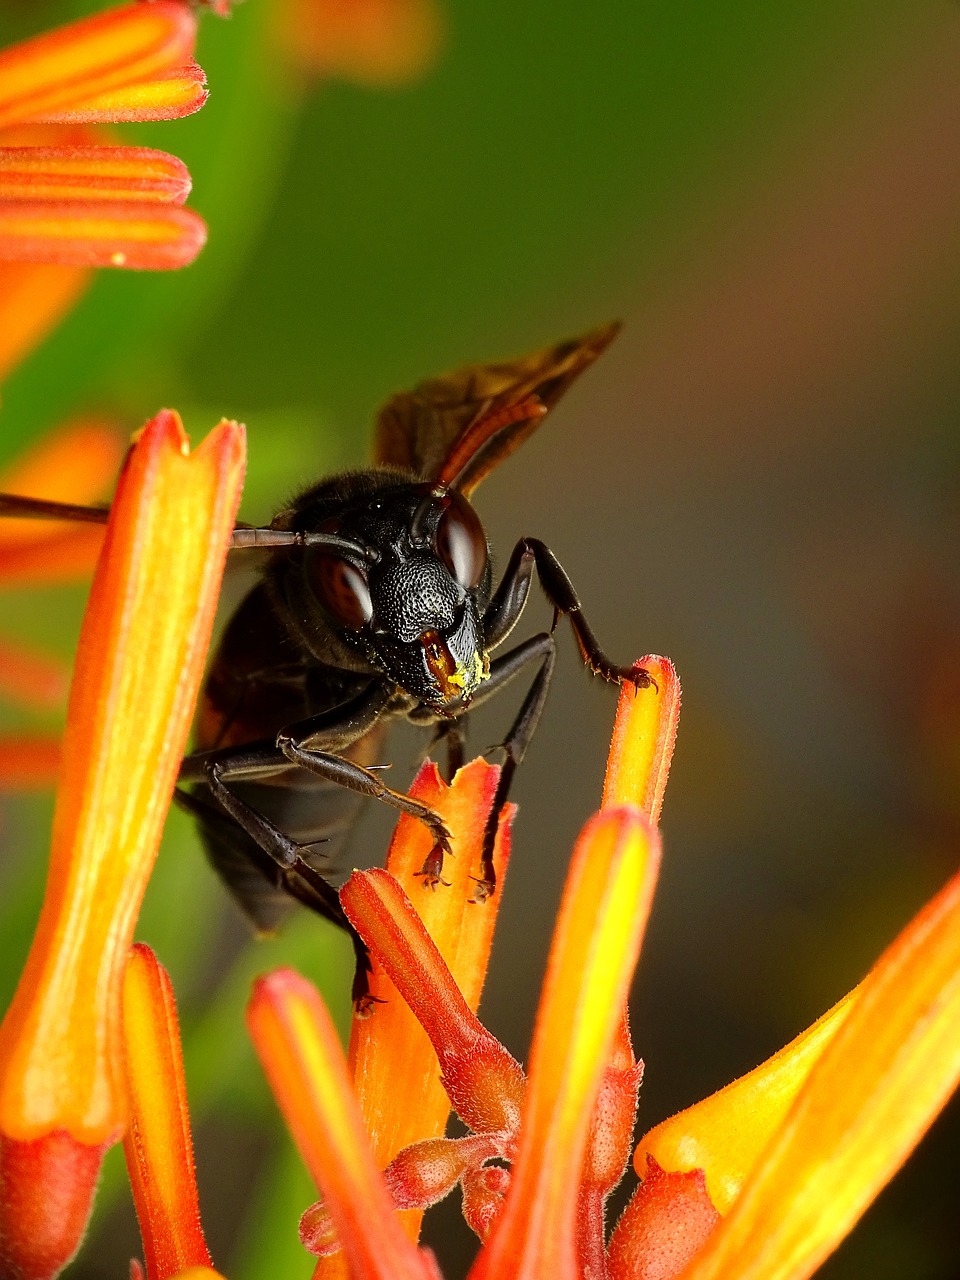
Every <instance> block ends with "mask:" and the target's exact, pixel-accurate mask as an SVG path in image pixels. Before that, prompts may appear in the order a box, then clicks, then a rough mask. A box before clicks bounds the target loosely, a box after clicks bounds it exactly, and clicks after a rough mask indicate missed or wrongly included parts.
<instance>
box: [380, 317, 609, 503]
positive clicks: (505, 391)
mask: <svg viewBox="0 0 960 1280" xmlns="http://www.w3.org/2000/svg"><path fill="white" fill-rule="evenodd" d="M619 330H620V324H619V322H615V323H613V324H608V325H604V326H603V327H602V328H600V329H594V330H593V331H592V332H590V333H587V334H584V335H583V336H581V337H579V338H572V339H570V340H569V341H567V342H560V343H557V344H556V345H555V346H552V347H545V348H543V349H542V350H540V351H534V352H533V353H532V354H530V355H527V356H521V357H520V358H519V359H517V360H506V361H503V362H502V363H499V364H472V365H467V366H466V367H465V368H462V369H457V370H455V371H454V372H453V373H448V374H443V375H441V376H440V377H439V378H431V379H429V380H428V381H427V382H421V383H420V384H419V385H418V386H416V387H414V388H413V390H412V391H401V392H399V393H398V394H397V395H395V396H393V397H392V398H391V399H390V400H388V401H387V403H386V404H385V405H384V406H383V408H382V409H381V410H380V414H379V416H378V418H377V430H376V442H375V455H376V461H377V462H378V463H380V464H382V465H387V466H394V467H402V468H404V469H405V470H408V471H413V472H415V473H416V474H417V475H420V476H422V477H423V478H424V479H426V480H434V479H436V478H437V477H438V476H439V475H440V474H441V472H442V471H443V469H444V464H445V462H446V461H447V459H448V457H450V456H451V455H452V454H453V453H454V451H455V450H456V447H457V444H458V442H460V441H462V440H463V437H464V436H465V435H466V433H467V432H468V431H469V430H470V428H471V427H473V426H474V425H475V424H476V423H478V422H480V421H481V420H483V419H487V418H491V419H493V416H494V415H499V414H501V413H502V412H503V411H505V410H508V409H510V408H511V407H512V406H515V405H520V404H521V402H523V401H529V400H533V399H534V398H535V399H536V400H537V401H539V402H540V404H541V405H542V406H543V407H544V408H545V409H551V408H552V407H553V406H554V405H555V404H556V402H557V401H558V400H559V399H560V397H561V396H562V395H563V393H564V392H565V391H566V389H567V387H569V386H570V384H571V382H573V381H574V380H575V379H576V378H578V377H579V376H580V374H581V373H582V372H583V371H584V369H586V368H588V367H589V366H590V365H591V364H593V362H594V360H596V358H597V356H599V355H600V354H601V352H603V351H604V350H605V349H606V347H607V346H609V344H610V343H611V342H612V341H613V339H614V338H615V337H616V335H617V333H618V332H619ZM505 416H506V417H507V418H509V415H505ZM539 421H540V418H539V417H538V416H534V417H530V416H526V417H521V418H519V419H518V420H516V421H507V424H506V425H505V426H504V427H503V428H502V429H500V430H497V431H495V433H494V434H493V435H490V436H486V437H484V436H483V435H482V434H481V435H480V436H479V437H478V446H477V448H476V449H475V450H474V451H473V452H472V454H469V455H468V459H467V462H466V465H465V466H464V467H463V468H462V469H461V470H460V471H459V474H458V477H457V488H459V489H460V490H461V492H463V493H464V494H467V495H469V494H470V493H471V492H472V491H473V489H475V488H476V487H477V485H478V484H479V483H480V481H481V480H483V478H484V477H485V476H486V475H488V474H489V473H490V472H491V471H492V470H493V469H494V467H496V466H499V464H500V463H501V462H502V461H503V459H504V458H506V457H508V456H509V455H510V454H511V453H513V451H514V449H516V448H518V447H519V446H520V445H521V444H522V443H523V441H524V440H525V439H526V438H527V436H528V435H530V434H531V432H533V431H534V430H535V428H536V427H537V425H538V423H539Z"/></svg>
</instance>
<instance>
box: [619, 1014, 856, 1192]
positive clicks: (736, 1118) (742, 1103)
mask: <svg viewBox="0 0 960 1280" xmlns="http://www.w3.org/2000/svg"><path fill="white" fill-rule="evenodd" d="M856 995H857V993H856V992H855V991H852V992H851V993H850V995H848V996H845V997H844V999H843V1000H841V1001H840V1002H839V1003H838V1004H835V1005H834V1006H833V1008H832V1009H831V1010H830V1011H829V1012H828V1013H825V1014H824V1015H823V1017H822V1018H820V1019H819V1020H818V1021H817V1022H815V1023H814V1024H813V1026H812V1027H808V1028H807V1030H806V1031H804V1032H802V1034H800V1035H799V1036H797V1038H796V1039H795V1040H791V1042H790V1043H789V1044H788V1045H786V1046H785V1047H784V1048H783V1049H781V1050H780V1051H779V1052H778V1053H775V1054H774V1055H773V1057H772V1058H768V1059H767V1061H766V1062H764V1063H762V1064H761V1065H760V1066H759V1067H757V1068H756V1069H755V1070H753V1071H750V1072H749V1073H748V1074H747V1075H745V1076H741V1077H740V1078H739V1080H734V1081H733V1083H732V1084H728V1085H727V1086H726V1087H725V1088H723V1089H720V1090H718V1092H717V1093H713V1094H711V1095H710V1097H709V1098H704V1100H703V1101H702V1102H697V1103H695V1104H694V1105H693V1106H692V1107H688V1108H687V1109H686V1110H685V1111H680V1112H678V1113H677V1115H675V1116H671V1118H670V1119H669V1120H664V1121H663V1123H662V1124H658V1125H657V1127H656V1128H655V1129H651V1130H650V1132H649V1133H648V1134H646V1136H645V1137H644V1138H643V1139H642V1140H641V1142H640V1144H639V1146H638V1147H637V1150H636V1152H635V1154H634V1161H633V1163H634V1168H635V1169H636V1171H637V1173H638V1174H639V1175H640V1177H641V1178H643V1177H645V1176H646V1169H647V1156H652V1157H653V1159H654V1160H656V1162H657V1164H658V1165H659V1166H660V1168H661V1169H666V1170H668V1171H669V1172H671V1173H681V1172H682V1173H688V1172H691V1171H692V1170H694V1169H702V1170H703V1171H704V1173H705V1174H706V1179H707V1190H708V1192H709V1194H710V1199H711V1200H712V1201H713V1203H714V1205H716V1207H717V1209H718V1210H719V1211H720V1213H727V1212H729V1210H730V1206H731V1205H732V1204H733V1202H734V1201H735V1200H736V1198H737V1196H738V1195H739V1194H740V1191H741V1188H742V1187H743V1184H744V1181H745V1180H746V1178H747V1177H748V1176H749V1174H750V1173H751V1172H752V1170H753V1169H754V1167H755V1166H756V1164H757V1161H758V1159H759V1157H760V1155H761V1154H762V1152H763V1150H764V1148H765V1147H766V1145H767V1143H768V1142H769V1141H770V1139H771V1137H772V1136H773V1134H774V1133H775V1132H776V1131H777V1129H778V1128H779V1127H780V1125H781V1124H782V1123H783V1119H784V1117H785V1116H786V1114H787V1112H788V1111H789V1110H790V1108H791V1106H792V1105H793V1102H794V1099H795V1098H796V1096H797V1094H798V1093H799V1092H800V1090H801V1088H802V1087H803V1085H804V1084H805V1083H806V1080H807V1077H808V1076H809V1074H810V1072H811V1071H812V1070H813V1068H814V1067H815V1066H816V1064H817V1062H818V1060H819V1058H820V1056H821V1054H822V1053H823V1052H824V1050H825V1049H826V1047H827V1045H828V1044H829V1043H830V1041H831V1040H832V1039H833V1037H834V1036H835V1035H836V1033H837V1032H838V1031H839V1030H840V1028H841V1026H842V1025H843V1023H844V1020H845V1019H846V1017H847V1015H848V1014H849V1013H850V1010H851V1009H852V1008H853V1005H854V1002H855V1000H856Z"/></svg>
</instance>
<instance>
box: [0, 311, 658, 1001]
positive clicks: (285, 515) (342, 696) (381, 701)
mask: <svg viewBox="0 0 960 1280" xmlns="http://www.w3.org/2000/svg"><path fill="white" fill-rule="evenodd" d="M617 329H618V326H617V325H609V326H607V327H605V328H602V329H598V330H596V331H594V332H593V333H589V334H586V335H585V336H583V337H581V338H578V339H574V340H573V341H569V342H563V343H560V344H558V345H557V346H554V347H550V348H547V349H545V350H542V351H537V352H535V353H534V354H532V355H529V356H526V357H524V358H522V359H519V360H515V361H509V362H506V363H502V364H491V365H471V366H468V367H466V368H464V369H460V370H458V371H457V372H455V373H452V374H449V375H446V376H443V377H440V378H436V379H433V380H431V381H428V382H424V383H421V384H420V385H419V386H418V387H416V388H415V389H414V390H413V391H409V392H401V393H400V394H398V395H396V396H394V397H393V398H392V399H391V400H390V401H388V403H387V404H386V405H385V406H384V408H383V409H382V410H381V412H380V415H379V418H378V422H377V432H376V450H375V452H376V465H375V466H373V467H371V468H369V469H368V470H364V471H355V472H350V473H348V474H345V475H339V476H334V477H332V478H331V479H328V480H323V481H321V482H320V483H319V484H317V485H314V486H313V487H312V488H310V489H307V490H306V491H305V492H304V493H302V494H300V495H299V496H298V497H297V498H296V499H295V500H294V501H293V502H291V503H290V505H289V506H288V507H286V508H285V509H284V510H283V511H281V512H280V513H279V515H277V516H276V518H275V519H274V520H273V522H272V523H271V524H270V526H269V528H266V529H255V528H247V527H241V528H238V529H237V530H236V531H235V533H234V537H233V545H234V546H236V547H256V548H260V550H261V553H262V554H263V557H264V563H263V572H262V576H261V579H260V581H259V582H258V584H257V585H256V586H254V587H253V588H252V590H251V591H250V592H249V594H248V595H247V596H246V598H245V599H244V600H243V601H242V603H241V604H240V606H239V608H238V609H237V611H236V613H235V614H234V615H233V618H232V619H231V620H230V622H229V624H228V625H227V628H226V630H225V632H224V635H223V638H222V640H221V642H220V646H219V648H218V650H217V652H216V655H215V657H214V660H213V664H212V666H211V668H210V673H209V675H208V677H207V682H206V686H205V689H204V694H203V698H202V702H201V707H200V712H199V717H198V725H197V750H196V751H195V752H194V753H193V754H192V755H190V756H188V757H187V758H186V759H185V760H184V762H183V766H182V768H181V771H180V778H179V785H178V788H177V793H176V798H177V800H178V801H179V803H180V804H181V805H183V807H185V808H186V809H188V810H189V811H190V812H191V813H193V814H194V815H195V816H196V817H197V819H198V821H199V826H200V831H201V834H202V837H203V841H204V844H205V846H206V849H207V852H208V854H209V856H210V859H211V861H212V862H213V864H214V866H215V867H216V869H217V871H218V872H219V873H220V875H221V876H222V877H223V879H224V881H225V882H226V884H227V886H228V887H229V889H230V890H231V892H232V893H233V894H234V896H235V897H236V899H237V900H238V902H239V903H240V905H241V906H242V907H243V909H244V910H245V911H246V913H247V914H248V915H249V916H250V918H251V919H252V921H253V922H254V924H255V925H256V926H257V928H258V929H262V930H268V929H271V928H273V927H274V926H275V924H276V923H277V921H278V919H279V916H280V915H281V914H282V911H283V908H284V905H285V903H287V902H289V900H290V898H294V899H296V900H297V901H299V902H301V903H303V904H305V905H306V906H308V907H310V908H311V909H313V910H315V911H317V912H319V913H320V914H321V915H323V916H325V917H327V918H328V919H330V920H333V921H335V922H336V923H337V924H338V925H341V926H342V927H343V928H346V929H347V930H348V931H350V932H351V936H353V937H354V945H355V947H356V950H357V958H358V968H357V980H356V982H355V995H358V996H359V995H362V994H363V992H364V991H365V976H366V967H367V966H366V955H365V952H364V949H363V944H362V943H361V942H360V940H359V939H358V938H356V937H355V936H354V935H353V934H352V930H350V926H349V925H348V923H347V921H346V919H345V917H344V915H343V912H342V910H341V907H340V902H339V899H338V897H337V892H336V889H335V888H334V887H333V885H332V884H331V883H330V877H331V876H335V874H336V872H337V870H338V869H339V868H338V861H337V854H338V852H339V851H340V849H341V847H342V845H343V842H344V840H345V838H346V836H347V835H348V833H349V831H350V829H351V827H352V825H353V823H354V820H355V818H356V816H357V810H358V807H359V805H360V803H361V798H362V797H364V796H373V797H374V798H376V799H378V800H382V801H384V802H385V803H387V804H389V805H392V806H393V807H394V808H395V809H398V810H399V811H400V812H401V813H407V814H411V815H413V816H414V817H415V818H418V819H419V820H420V821H421V822H423V823H425V824H426V826H427V827H429V828H430V830H431V832H432V834H433V837H434V845H433V849H432V851H431V853H430V854H429V856H428V857H427V860H426V862H425V864H424V866H423V869H422V875H423V876H424V878H425V879H426V880H427V881H431V882H434V883H436V882H437V881H438V880H439V878H440V875H441V871H442V866H443V857H444V854H445V853H447V852H448V851H449V838H448V834H447V832H446V830H445V829H444V826H443V824H442V822H441V821H440V819H439V817H438V816H437V815H436V814H435V813H433V812H432V810H430V809H429V808H427V807H426V806H425V805H422V804H420V803H418V802H417V801H416V800H414V799H412V798H411V797H410V796H407V795H404V794H403V793H402V792H399V791H393V790H391V789H390V788H389V787H388V786H386V784H385V783H384V782H383V780H382V778H381V776H380V774H379V771H378V770H377V769H376V768H375V767H374V765H375V762H376V761H377V759H378V757H379V754H380V747H381V744H382V740H383V735H384V732H385V730H386V727H387V725H388V723H389V721H390V720H392V719H395V718H397V717H405V718H406V719H408V720H410V721H412V722H414V723H415V724H418V725H424V726H428V727H429V726H432V727H433V729H434V732H435V735H436V737H437V738H438V739H441V738H442V739H443V740H444V743H445V745H446V749H447V754H448V767H449V769H450V771H451V772H452V771H453V770H455V769H456V768H457V767H458V766H459V763H460V762H461V760H462V755H463V730H464V721H465V717H466V713H467V710H468V708H469V707H471V706H477V705H479V704H480V703H482V702H484V701H486V699H487V698H489V697H491V696H493V695H494V694H496V693H498V692H499V691H500V690H501V689H502V688H503V687H504V686H505V685H506V684H508V683H509V682H510V681H511V680H513V679H514V678H515V677H516V676H518V675H519V674H521V673H522V672H523V671H524V670H526V669H527V668H531V669H533V670H534V672H535V674H534V676H533V681H532V683H531V685H530V688H529V690H528V692H527V694H526V696H525V698H524V699H523V702H522V704H521V706H520V710H519V712H518V713H517V716H516V718H515V720H514V722H513V724H512V725H511V726H510V729H509V730H508V732H507V734H506V737H505V739H504V741H503V744H502V751H503V766H502V771H501V774H500V780H499V784H498V788H497V793H496V798H495V801H494V805H493V808H492V810H491V814H490V818H489V821H488V824H487V829H486V832H485V837H484V848H483V861H482V870H481V879H480V882H479V884H478V886H477V897H478V898H482V897H484V896H486V895H488V894H489V893H491V892H492V891H493V889H494V887H495V886H494V871H493V860H492V854H493V845H494V837H495V835H496V828H497V821H498V817H499V813H500V810H501V809H502V807H503V805H504V803H505V802H506V799H507V796H508V793H509V790H510V784H511V781H512V779H513V775H514V773H515V771H516V768H517V765H518V764H519V763H520V761H521V760H522V759H523V756H524V753H525V751H526V749H527V747H528V745H529V743H530V739H531V737H532V736H533V733H534V731H535V729H536V727H537V722H538V721H539V718H540V713H541V711H542V709H543V704H544V700H545V698H546V694H547V689H548V686H549V683H550V677H551V673H552V671H553V665H554V655H555V642H554V636H553V632H554V629H555V628H556V625H557V622H558V621H559V619H560V618H561V617H566V618H568V619H569V621H570V624H571V626H572V628H573V633H574V637H575V639H576V641H577V644H578V646H579V649H580V652H581V654H582V656H583V659H584V662H585V663H586V664H587V665H588V666H589V667H590V669H591V670H592V671H593V672H594V673H596V674H597V675H600V676H602V677H603V678H604V679H606V680H611V681H615V682H617V683H620V682H621V681H624V680H630V681H633V682H634V683H636V684H637V685H639V686H641V687H642V686H645V685H647V684H649V683H650V682H651V679H650V677H649V676H648V675H647V674H646V673H645V672H644V671H642V670H638V669H636V668H626V667H619V666H617V665H615V664H614V663H612V662H611V661H610V660H609V659H608V658H607V657H606V655H605V654H604V652H603V650H602V649H601V648H600V645H599V643H598V642H597V639H596V637H595V636H594V634H593V632H592V630H591V629H590V627H589V625H588V624H587V621H586V619H585V618H584V616H583V613H582V611H581V608H580V601H579V598H578V597H577V594H576V592H575V591H574V589H573V586H572V584H571V582H570V580H569V578H568V577H567V575H566V573H565V572H564V571H563V569H562V568H561V566H560V563H559V561H558V560H557V558H556V557H555V556H554V554H553V552H552V551H551V550H550V549H549V547H547V546H546V545H545V544H544V543H543V542H540V541H539V540H537V539H536V538H528V537H525V538H521V539H520V541H519V542H518V543H517V545H516V546H515V547H514V549H513V553H512V555H511V556H510V560H509V562H508V564H507V567H506V569H505V570H504V573H503V576H502V578H501V580H500V582H499V584H498V585H497V586H496V587H494V585H493V581H492V571H491V566H490V558H489V548H488V545H487V539H486V535H485V534H484V530H483V525H482V524H481V522H480V518H479V516H478V515H477V513H476V512H475V510H474V509H473V507H472V506H471V505H470V502H469V501H468V499H469V497H470V495H471V494H472V492H473V490H474V489H475V488H476V487H477V485H478V484H479V483H480V481H481V480H482V479H483V478H484V476H486V475H487V474H488V473H489V472H490V471H492V470H493V468H494V467H496V466H497V465H498V464H499V463H500V462H501V461H502V460H503V459H504V458H506V457H507V456H508V455H509V454H511V453H512V452H513V451H514V449H516V448H517V446H518V445H520V444H521V443H522V441H523V440H524V439H525V438H526V437H527V436H528V435H529V434H530V433H531V432H532V431H533V430H534V428H535V427H536V426H537V425H538V423H539V421H540V419H541V418H542V417H543V415H544V414H545V413H546V412H547V411H548V410H549V409H551V408H552V407H553V405H554V404H555V403H556V402H557V400H558V399H559V398H560V396H561V395H562V394H563V393H564V391H565V390H566V389H567V387H568V386H569V385H570V383H571V382H573V380H574V379H575V378H576V377H577V376H578V375H579V374H580V373H582V372H583V370H584V369H586V368H587V367H588V366H589V365H590V364H592V363H593V361H594V360H595V359H596V358H597V356H598V355H600V353H601V352H602V351H603V350H604V348H605V347H606V346H607V345H608V343H609V342H610V341H611V340H612V339H613V337H614V336H615V334H616V332H617ZM0 511H5V512H6V513H7V514H10V515H14V514H16V515H24V514H34V515H39V516H50V517H60V518H63V517H64V516H67V517H71V516H72V517H73V518H76V519H87V520H103V519H105V518H106V513H105V512H103V511H101V510H99V509H93V508H78V507H65V506H62V505H60V504H56V503H46V502H42V501H36V500H32V499H15V498H12V497H7V498H0ZM534 570H536V573H537V576H538V578H539V580H540V585H541V587H542V588H543V591H544V593H545V595H546V597H547V599H548V601H549V602H550V604H551V605H552V606H553V611H554V617H553V625H552V627H551V629H550V630H549V631H543V632H541V633H540V634H538V635H535V636H532V637H531V638H530V639H528V640H524V641H523V642H522V643H520V644H518V645H516V646H515V647H514V648H512V649H508V650H507V651H506V652H504V653H502V654H500V655H499V656H498V657H495V658H492V659H491V653H492V652H493V651H495V650H497V649H498V648H500V646H501V645H502V644H503V643H504V641H505V640H506V639H507V637H508V636H509V635H510V633H511V631H512V630H513V628H514V626H515V625H516V623H517V620H518V619H519V617H520V614H521V613H522V611H523V608H524V605H525V604H526V601H527V596H528V594H529V590H530V583H531V579H532V576H533V572H534Z"/></svg>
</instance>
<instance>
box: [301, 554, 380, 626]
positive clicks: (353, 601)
mask: <svg viewBox="0 0 960 1280" xmlns="http://www.w3.org/2000/svg"><path fill="white" fill-rule="evenodd" d="M308 572H309V576H310V585H311V586H312V587H313V591H314V594H315V595H316V597H317V599H318V600H319V601H320V603H321V604H322V605H323V607H324V608H325V609H326V610H327V612H328V613H330V614H332V615H333V617H334V618H336V620H337V621H338V622H340V623H342V624H343V626H345V627H351V628H353V629H354V630H356V631H359V629H360V628H361V627H362V626H363V625H364V624H365V623H367V622H369V621H370V619H371V618H372V617H373V601H372V600H371V599H370V587H369V586H368V584H367V579H366V577H365V576H364V574H363V573H362V572H361V571H360V570H359V569H358V568H357V567H356V565H352V564H351V563H350V562H349V560H344V559H342V558H341V557H340V556H335V555H331V554H330V553H329V552H327V551H315V552H314V553H313V555H312V556H311V557H310V566H309V570H308Z"/></svg>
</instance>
